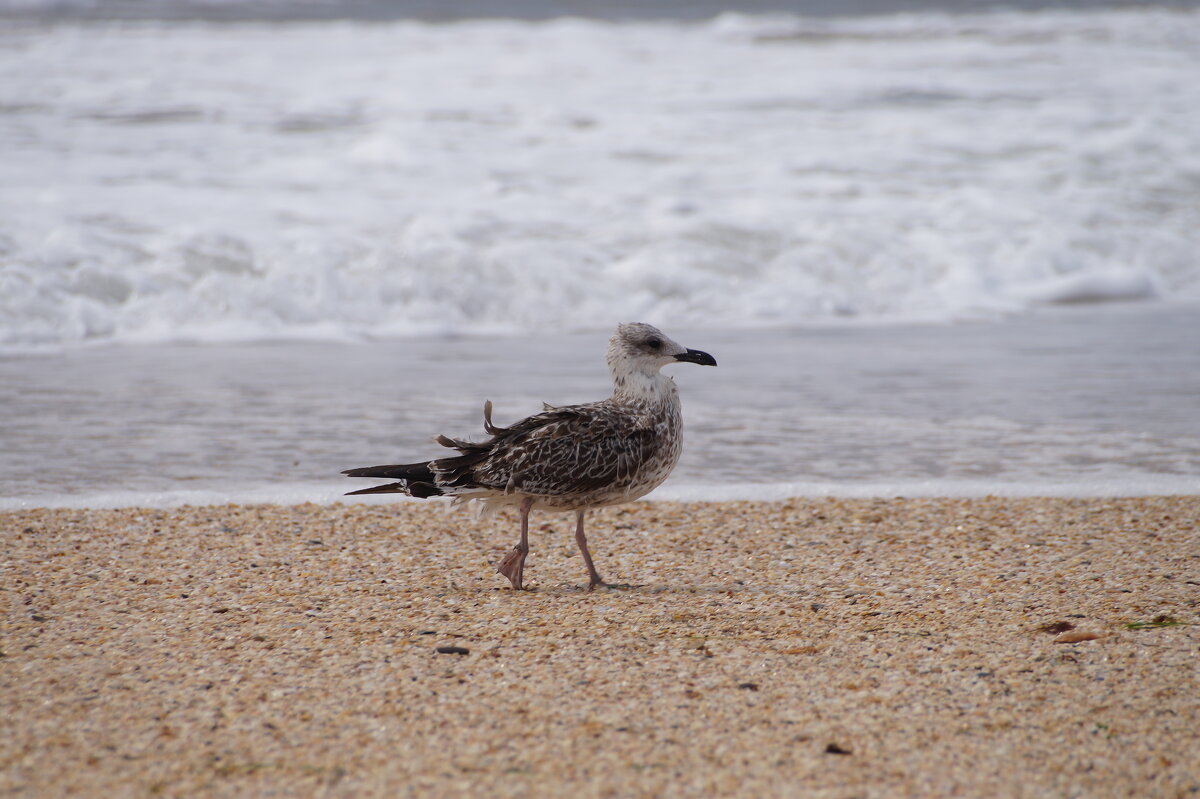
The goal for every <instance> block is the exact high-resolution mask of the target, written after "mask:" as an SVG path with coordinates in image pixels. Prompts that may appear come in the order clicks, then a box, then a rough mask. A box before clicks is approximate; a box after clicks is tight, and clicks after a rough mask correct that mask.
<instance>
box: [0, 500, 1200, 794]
mask: <svg viewBox="0 0 1200 799" xmlns="http://www.w3.org/2000/svg"><path fill="white" fill-rule="evenodd" d="M531 521H532V524H531V536H530V537H531V554H530V559H529V562H528V565H527V568H526V579H527V581H528V582H530V583H531V585H532V586H533V588H534V590H532V591H526V592H519V593H514V592H512V591H510V590H508V589H507V588H506V587H505V586H506V585H507V583H506V581H505V580H504V579H503V578H502V577H500V576H499V575H496V574H494V571H493V567H492V564H493V563H494V561H495V560H496V559H497V558H498V557H499V556H500V555H501V554H503V552H504V551H506V550H507V549H508V548H509V547H511V545H512V544H513V543H514V541H515V539H516V535H517V527H516V517H515V515H513V514H512V513H506V512H500V513H498V514H496V515H494V516H491V517H488V518H485V519H480V518H478V517H477V516H476V514H475V513H474V512H473V511H471V510H469V509H453V510H450V509H446V508H444V507H441V506H423V505H418V504H415V503H392V504H370V505H368V504H365V503H364V504H334V505H312V504H305V505H295V506H277V505H274V506H273V505H226V506H206V507H179V508H170V509H144V508H143V509H115V510H96V509H93V510H87V509H31V510H20V511H4V512H0V536H2V537H3V545H4V551H5V552H6V557H5V559H4V561H3V562H2V563H0V586H3V590H2V591H0V605H2V607H3V609H4V610H3V618H4V622H3V636H2V638H0V641H2V643H0V650H2V652H3V657H0V675H2V683H3V691H0V719H2V720H0V790H3V791H4V792H6V793H11V794H13V795H30V796H33V795H37V796H58V795H66V794H69V793H72V792H77V793H78V792H82V793H83V794H89V793H90V794H93V795H99V794H102V793H103V794H106V795H147V794H149V795H162V796H184V795H187V796H233V795H237V796H257V795H266V794H268V793H270V792H272V791H275V792H283V793H294V794H295V793H301V794H303V793H308V794H311V793H322V794H323V795H325V794H328V795H339V796H340V795H345V796H389V795H396V794H400V793H407V794H410V795H437V794H448V793H462V792H464V791H468V790H470V791H475V790H481V789H487V790H488V791H489V792H491V793H494V794H497V795H501V796H510V795H511V796H515V795H518V794H524V795H544V796H551V795H564V794H566V793H572V794H575V795H582V796H608V795H620V796H651V795H658V796H661V795H684V794H696V793H699V792H707V793H720V794H722V795H737V796H785V795H796V794H798V793H803V794H805V795H813V796H855V795H889V796H952V795H1014V794H1023V795H1035V794H1036V795H1089V796H1128V795H1167V796H1174V795H1184V794H1187V793H1188V792H1189V791H1196V790H1200V752H1197V751H1195V747H1194V746H1191V745H1190V741H1191V740H1192V736H1193V734H1194V730H1195V729H1196V728H1197V727H1200V676H1198V672H1197V670H1196V667H1195V663H1196V653H1197V651H1198V650H1200V624H1198V623H1200V601H1198V600H1197V599H1196V597H1197V596H1200V590H1198V587H1197V584H1198V583H1200V552H1198V551H1197V548H1196V547H1197V540H1198V539H1200V496H1196V495H1193V496H1175V497H1139V498H1092V499H1078V498H1077V499H1053V498H999V497H991V498H978V499H977V498H940V499H891V500H878V499H833V498H827V499H792V500H786V501H754V502H719V503H704V502H689V503H686V504H681V503H674V502H668V501H655V502H639V503H633V504H631V505H628V506H623V507H618V508H614V509H606V510H603V511H600V512H595V513H592V514H589V527H588V536H589V542H590V544H591V549H592V553H593V556H594V557H595V559H596V564H597V567H598V568H599V569H600V571H601V573H602V574H603V575H604V576H605V577H606V578H607V579H609V580H611V581H613V582H617V583H630V584H632V585H630V586H629V587H628V588H623V589H619V590H600V591H596V592H591V593H589V592H587V591H586V590H584V586H585V585H586V573H585V571H584V569H583V564H582V561H581V559H580V558H579V556H578V553H577V551H576V550H575V548H574V541H573V537H572V529H571V528H572V525H571V524H570V519H569V517H566V516H561V515H551V514H535V515H534V517H533V518H532V520H531ZM447 647H456V648H457V649H459V650H461V649H465V650H467V653H466V654H454V652H455V651H457V650H455V649H451V650H449V652H450V653H449V654H442V653H439V652H438V651H437V650H438V648H443V649H444V648H447Z"/></svg>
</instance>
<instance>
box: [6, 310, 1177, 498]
mask: <svg viewBox="0 0 1200 799" xmlns="http://www.w3.org/2000/svg"><path fill="white" fill-rule="evenodd" d="M670 332H671V334H672V335H673V336H674V337H675V338H676V339H677V340H679V341H680V342H682V343H684V344H685V345H689V346H692V347H695V348H697V349H705V350H707V351H710V352H712V353H713V354H714V355H715V356H716V358H717V360H718V363H719V366H718V367H717V368H715V369H712V368H700V367H695V366H692V365H690V364H678V365H675V366H672V367H669V368H668V371H669V372H671V373H672V375H673V376H674V377H675V379H676V382H677V383H678V385H679V387H680V392H681V395H682V398H683V403H684V420H685V445H684V454H683V458H682V461H681V463H680V465H679V467H678V468H677V469H676V472H675V474H674V475H672V477H671V479H670V480H669V481H668V482H667V484H666V485H664V486H663V487H662V488H660V489H659V490H658V491H656V492H655V493H654V494H653V495H652V496H653V497H658V498H674V499H730V498H774V497H784V496H823V495H837V496H895V495H907V496H920V495H964V496H971V495H982V494H997V495H1003V494H1011V495H1069V496H1104V495H1128V494H1135V495H1137V494H1171V493H1175V494H1177V493H1197V492H1200V402H1198V401H1197V398H1200V347H1197V346H1195V342H1196V341H1198V340H1200V313H1196V312H1195V311H1194V310H1192V309H1186V308H1174V309H1172V308H1166V309H1154V310H1150V309H1147V308H1145V307H1143V306H1137V305H1134V306H1121V307H1111V308H1104V309H1098V308H1077V309H1061V310H1054V311H1040V312H1034V313H1031V314H1028V315H1025V316H1022V317H1017V318H1011V319H1007V320H1002V321H990V322H976V323H958V324H948V323H937V324H930V323H907V324H896V325H877V326H867V325H849V324H833V325H828V326H814V327H798V328H772V329H757V330H754V329H730V328H714V327H703V328H696V329H689V328H683V329H679V330H671V331H670ZM609 333H610V331H608V330H589V331H583V332H579V333H570V334H563V335H558V336H542V335H537V336H522V337H510V338H495V337H485V336H448V337H423V338H415V339H408V340H393V341H382V342H378V343H376V344H374V345H369V346H368V345H362V344H353V343H324V342H275V343H259V344H245V343H233V344H207V345H181V344H161V345H142V346H106V347H95V348H87V349H70V350H65V351H62V352H58V353H52V354H37V355H33V354H30V355H13V356H9V357H7V358H0V403H3V406H4V407H5V409H6V414H7V419H8V422H7V423H6V425H5V426H4V428H3V429H2V430H0V485H2V486H4V491H3V495H2V496H0V507H21V506H30V505H34V506H37V505H85V506H98V505H131V504H132V505H142V504H151V505H164V504H167V505H169V504H178V503H184V502H190V503H193V504H201V503H209V502H223V501H279V502H300V501H318V502H329V501H334V500H337V499H339V498H340V496H341V494H342V492H344V491H349V490H352V489H354V488H360V487H363V486H364V485H369V483H365V482H364V481H355V480H349V479H347V478H345V477H342V476H341V475H340V474H339V472H340V471H341V470H342V469H346V468H351V467H355V466H368V465H374V464H376V463H396V462H409V461H415V460H423V459H428V458H430V457H437V456H438V455H439V454H442V453H445V452H446V450H444V449H443V448H442V447H440V446H438V445H437V444H435V443H433V441H432V437H433V436H434V435H436V434H438V433H444V434H448V435H451V436H455V437H467V438H482V437H483V430H482V413H481V408H482V405H483V402H484V400H487V399H490V400H492V401H493V403H494V404H495V420H496V422H497V423H499V424H507V423H509V422H512V421H516V420H517V419H520V418H522V417H523V416H526V415H528V414H530V413H534V412H536V411H538V410H540V408H541V403H542V401H543V400H545V401H548V402H551V403H554V404H568V403H574V402H585V401H589V400H593V399H599V398H601V397H604V396H607V394H608V392H609V391H610V389H611V385H610V383H609V379H608V375H607V372H606V370H605V367H604V361H603V354H604V348H605V345H606V342H607V338H608V336H609ZM362 499H363V500H365V501H383V502H391V501H396V500H395V499H393V498H382V499H381V498H378V497H374V498H362Z"/></svg>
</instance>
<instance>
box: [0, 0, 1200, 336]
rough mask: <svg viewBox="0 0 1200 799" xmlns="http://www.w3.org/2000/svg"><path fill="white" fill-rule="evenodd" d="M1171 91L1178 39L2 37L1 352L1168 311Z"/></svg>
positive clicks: (752, 23) (1182, 222)
mask: <svg viewBox="0 0 1200 799" xmlns="http://www.w3.org/2000/svg"><path fill="white" fill-rule="evenodd" d="M217 5H220V4H217ZM1197 74H1200V11H1197V10H1195V9H1190V10H1187V9H1185V10H1166V9H1156V8H1142V9H1137V8H1135V9H1098V10H1090V11H1070V12H1068V11H1054V10H1046V11H1035V12H1020V11H1007V12H993V13H966V14H963V13H946V12H913V13H904V14H894V15H883V16H865V17H853V18H838V17H834V18H829V17H801V16H790V15H778V14H776V15H760V16H748V15H738V14H723V15H720V16H718V17H716V18H712V19H707V20H700V21H650V22H619V23H618V22H608V21H601V20H583V19H559V20H550V21H537V22H528V21H516V20H468V21H461V22H456V23H452V24H433V23H425V22H411V21H390V22H371V21H366V22H364V21H335V22H295V23H289V24H282V23H278V22H269V23H267V22H240V23H214V22H204V21H184V22H179V21H165V22H164V21H142V22H121V21H116V22H96V21H67V22H64V21H54V20H49V21H47V20H44V19H32V20H29V19H25V20H19V21H10V22H8V23H3V24H0V86H3V91H4V97H3V101H2V102H0V152H3V153H4V154H5V155H4V158H2V159H0V346H2V347H4V348H7V349H8V350H10V351H11V350H27V349H30V348H34V349H36V348H50V349H53V348H56V347H74V346H79V345H83V344H91V343H96V342H138V343H146V342H172V341H176V342H177V341H193V342H213V341H253V340H263V339H272V340H298V339H303V340H313V339H316V340H326V341H339V340H340V341H363V340H368V339H372V338H388V337H403V336H411V335H430V334H444V333H454V334H503V335H523V334H529V333H531V332H533V331H540V332H543V333H546V332H554V333H558V332H563V331H570V330H579V329H584V328H589V327H604V326H608V325H609V324H611V323H612V321H613V320H614V319H627V318H645V319H654V320H656V321H658V322H660V323H661V324H663V325H667V326H697V325H701V324H704V325H719V326H728V327H737V326H745V325H764V324H765V325H794V324H806V323H811V322H813V321H815V320H823V319H833V318H850V319H855V320H862V321H864V322H868V323H870V322H874V321H878V320H893V321H894V320H956V319H983V318H995V317H997V316H1000V315H1004V314H1009V313H1020V312H1024V311H1026V310H1028V309H1030V308H1033V307H1037V306H1039V305H1041V304H1046V303H1063V302H1087V301H1095V300H1107V299H1127V300H1142V301H1146V302H1162V301H1196V300H1198V299H1200V255H1198V253H1200V147H1197V146H1196V145H1197V133H1196V132H1197V131H1198V130H1200V81H1197V80H1195V76H1196V75H1197Z"/></svg>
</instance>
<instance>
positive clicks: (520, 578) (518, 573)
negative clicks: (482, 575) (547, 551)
mask: <svg viewBox="0 0 1200 799" xmlns="http://www.w3.org/2000/svg"><path fill="white" fill-rule="evenodd" d="M532 507H533V497H525V499H523V500H521V543H519V544H517V545H516V546H515V547H513V548H512V552H509V553H508V554H507V555H505V556H504V557H503V558H502V559H501V560H500V562H499V563H498V564H496V571H497V572H498V573H500V574H503V575H504V576H505V577H507V578H508V581H509V582H510V583H512V587H513V590H515V591H520V590H521V589H522V588H523V587H524V585H523V583H524V578H525V556H526V555H528V554H529V509H530V508H532Z"/></svg>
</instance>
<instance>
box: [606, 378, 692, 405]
mask: <svg viewBox="0 0 1200 799" xmlns="http://www.w3.org/2000/svg"><path fill="white" fill-rule="evenodd" d="M613 398H614V399H621V400H625V401H627V402H628V401H634V402H644V403H649V404H653V405H659V404H671V403H678V402H679V390H678V389H676V388H675V381H674V380H672V379H671V378H669V377H667V376H666V375H664V374H662V373H661V372H626V373H624V374H621V375H613Z"/></svg>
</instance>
